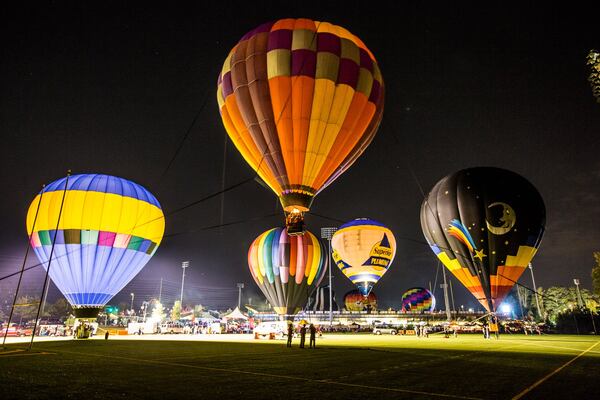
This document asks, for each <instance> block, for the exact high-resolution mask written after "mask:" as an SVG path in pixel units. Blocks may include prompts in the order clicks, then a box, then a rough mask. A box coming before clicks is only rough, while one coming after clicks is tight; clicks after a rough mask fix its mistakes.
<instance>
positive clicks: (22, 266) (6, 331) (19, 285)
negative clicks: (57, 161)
mask: <svg viewBox="0 0 600 400" xmlns="http://www.w3.org/2000/svg"><path fill="white" fill-rule="evenodd" d="M45 187H46V185H42V191H41V192H40V201H39V202H38V205H37V207H36V210H35V216H34V217H33V225H32V227H31V233H30V234H29V240H28V241H27V248H26V249H25V257H24V258H23V265H21V271H20V272H19V281H18V283H17V288H16V290H15V297H14V299H13V303H12V307H11V308H10V314H9V316H8V322H7V323H6V330H5V331H4V338H3V339H2V347H3V348H5V345H6V336H7V335H8V327H10V322H11V321H12V317H13V313H14V310H15V304H16V303H17V296H18V295H19V289H20V288H21V282H22V281H23V273H25V264H26V263H27V258H28V256H29V249H30V245H31V239H32V237H33V232H34V230H35V225H36V223H37V217H38V214H39V212H40V205H41V204H42V198H43V196H44V188H45Z"/></svg>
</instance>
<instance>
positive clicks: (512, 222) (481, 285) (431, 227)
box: [421, 167, 546, 312]
mask: <svg viewBox="0 0 600 400" xmlns="http://www.w3.org/2000/svg"><path fill="white" fill-rule="evenodd" d="M545 222H546V208H545V206H544V201H543V200H542V197H541V195H540V193H539V192H538V191H537V189H536V188H535V187H534V186H533V185H532V184H531V183H530V182H529V181H528V180H527V179H525V178H524V177H522V176H521V175H519V174H517V173H515V172H512V171H508V170H505V169H501V168H494V167H476V168H469V169H464V170H460V171H458V172H456V173H453V174H451V175H448V176H446V177H445V178H443V179H442V180H440V181H439V182H438V183H437V184H436V185H435V186H434V187H433V189H432V190H431V192H430V193H429V194H428V196H427V197H426V199H425V200H424V202H423V204H422V206H421V226H422V228H423V234H424V235H425V238H426V239H427V242H428V243H429V245H430V247H431V249H432V250H433V252H434V253H435V254H436V255H437V257H438V259H439V260H440V261H441V262H442V263H443V264H444V265H445V266H446V267H447V268H448V269H449V270H450V271H451V272H452V273H453V274H454V276H455V277H456V278H457V279H458V280H459V281H460V282H461V283H462V284H463V285H464V286H465V287H466V288H467V289H468V290H469V291H470V292H471V293H472V294H473V295H474V296H475V297H476V298H477V300H478V301H479V302H480V303H481V304H482V305H483V306H484V307H485V308H486V309H487V310H488V311H491V312H494V311H495V310H496V309H497V307H498V306H499V305H500V303H501V302H502V300H503V299H504V297H505V296H506V295H507V294H508V292H509V291H510V290H511V288H512V287H513V285H514V284H515V283H516V281H518V279H519V277H520V276H521V274H522V273H523V271H524V270H525V268H527V266H528V264H529V263H530V261H531V259H532V258H533V256H534V255H535V253H536V251H537V248H538V246H539V244H540V241H541V239H542V235H543V233H544V227H545Z"/></svg>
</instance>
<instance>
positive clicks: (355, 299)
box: [344, 289, 377, 311]
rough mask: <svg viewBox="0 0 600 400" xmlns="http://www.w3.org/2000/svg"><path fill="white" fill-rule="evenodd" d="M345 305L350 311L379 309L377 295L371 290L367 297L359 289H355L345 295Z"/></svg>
mask: <svg viewBox="0 0 600 400" xmlns="http://www.w3.org/2000/svg"><path fill="white" fill-rule="evenodd" d="M344 306H345V307H346V310H348V311H365V310H369V311H374V310H377V296H375V293H374V292H373V291H371V293H369V295H368V296H366V297H365V296H363V295H362V293H361V292H359V291H358V290H357V289H354V290H351V291H349V292H348V293H346V295H345V296H344Z"/></svg>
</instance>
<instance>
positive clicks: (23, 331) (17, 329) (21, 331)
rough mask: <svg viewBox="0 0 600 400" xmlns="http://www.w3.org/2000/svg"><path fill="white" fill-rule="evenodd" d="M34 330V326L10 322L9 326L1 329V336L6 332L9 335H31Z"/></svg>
mask: <svg viewBox="0 0 600 400" xmlns="http://www.w3.org/2000/svg"><path fill="white" fill-rule="evenodd" d="M32 331H33V329H32V328H27V327H25V326H19V325H17V324H10V326H9V327H8V328H6V327H3V328H2V329H0V337H2V336H4V334H6V336H7V337H17V336H29V335H31V332H32Z"/></svg>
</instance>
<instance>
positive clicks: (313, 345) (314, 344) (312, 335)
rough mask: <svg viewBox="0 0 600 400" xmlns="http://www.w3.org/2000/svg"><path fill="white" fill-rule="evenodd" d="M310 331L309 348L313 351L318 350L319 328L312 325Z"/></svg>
mask: <svg viewBox="0 0 600 400" xmlns="http://www.w3.org/2000/svg"><path fill="white" fill-rule="evenodd" d="M309 331H310V341H309V342H308V347H309V348H311V349H316V348H317V342H316V335H317V328H315V325H314V324H310V326H309Z"/></svg>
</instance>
